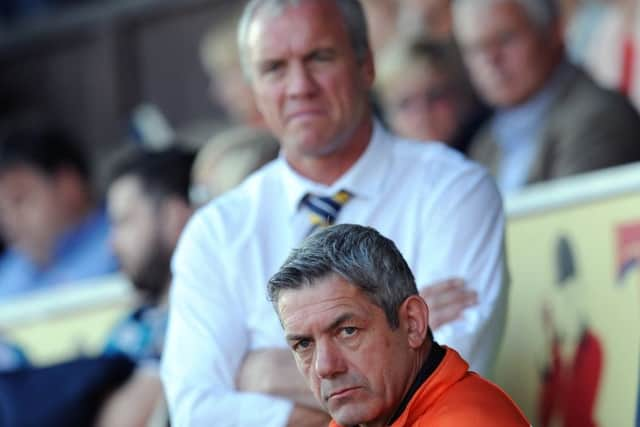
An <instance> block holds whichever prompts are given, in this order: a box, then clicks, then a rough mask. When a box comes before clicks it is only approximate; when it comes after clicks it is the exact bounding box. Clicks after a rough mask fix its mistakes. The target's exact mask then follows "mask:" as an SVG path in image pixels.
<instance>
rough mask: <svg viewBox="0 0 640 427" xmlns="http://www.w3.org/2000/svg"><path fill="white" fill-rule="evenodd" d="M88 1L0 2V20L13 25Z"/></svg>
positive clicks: (26, 0) (29, 0) (20, 0)
mask: <svg viewBox="0 0 640 427" xmlns="http://www.w3.org/2000/svg"><path fill="white" fill-rule="evenodd" d="M88 1H89V0H2V1H1V2H0V20H1V21H5V22H7V23H14V22H17V21H20V20H23V19H27V18H32V17H34V16H38V15H44V14H47V13H52V12H55V11H58V10H60V9H63V8H65V7H68V6H70V5H74V4H80V3H87V2H88Z"/></svg>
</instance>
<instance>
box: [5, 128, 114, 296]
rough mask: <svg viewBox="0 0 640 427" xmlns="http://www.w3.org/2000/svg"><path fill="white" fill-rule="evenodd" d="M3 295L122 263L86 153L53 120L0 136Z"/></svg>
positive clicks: (96, 272) (103, 271) (93, 273)
mask: <svg viewBox="0 0 640 427" xmlns="http://www.w3.org/2000/svg"><path fill="white" fill-rule="evenodd" d="M0 229H1V230H2V231H1V234H2V235H3V236H4V237H5V238H6V239H7V244H8V249H7V251H6V252H5V254H4V255H2V257H0V298H6V297H9V296H15V295H18V294H21V293H25V292H28V291H32V290H36V289H43V288H47V287H51V286H54V285H60V284H65V283H69V282H75V281H78V280H81V279H86V278H89V277H92V276H98V275H103V274H106V273H110V272H114V271H115V270H117V262H116V259H115V257H114V255H113V253H112V251H111V249H110V247H109V244H108V235H109V224H108V221H107V217H106V213H105V212H104V210H103V209H101V208H100V206H99V205H98V204H97V203H96V199H95V197H94V194H93V191H92V188H91V184H90V173H89V167H88V163H87V160H86V159H85V157H84V154H83V153H82V152H81V150H80V149H79V147H78V145H77V144H76V143H75V141H73V140H72V139H71V138H70V137H69V136H68V135H67V134H65V133H64V132H62V131H60V130H56V129H53V128H48V127H44V126H42V127H31V128H28V129H27V128H20V129H13V130H10V131H8V132H7V133H6V134H4V135H1V136H0Z"/></svg>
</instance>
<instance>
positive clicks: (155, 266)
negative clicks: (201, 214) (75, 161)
mask: <svg viewBox="0 0 640 427" xmlns="http://www.w3.org/2000/svg"><path fill="white" fill-rule="evenodd" d="M107 204H108V209H109V217H110V219H111V222H112V226H111V227H112V229H111V244H112V246H113V250H114V252H115V253H116V255H117V256H118V259H119V261H120V265H121V269H122V271H123V272H124V273H125V274H126V275H127V276H128V277H129V278H130V280H131V282H132V283H133V284H134V286H135V287H136V288H137V289H138V290H139V291H141V292H142V293H143V294H146V296H147V297H150V298H152V299H153V298H156V297H157V296H159V294H160V293H162V291H163V290H164V288H165V286H166V285H167V283H168V281H169V271H170V267H169V262H170V257H171V252H172V251H171V250H170V249H169V248H167V243H166V240H165V239H163V237H162V231H163V227H162V219H161V216H162V213H161V212H158V210H159V209H156V206H155V205H156V204H155V203H154V202H153V200H151V199H150V197H149V196H148V195H146V194H145V193H144V191H143V189H142V186H141V184H140V181H139V179H138V178H136V177H134V176H127V175H125V176H123V177H122V178H119V179H117V180H116V181H115V182H114V183H113V184H112V185H111V187H110V188H109V191H108V193H107Z"/></svg>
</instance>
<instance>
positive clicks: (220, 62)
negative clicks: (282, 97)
mask: <svg viewBox="0 0 640 427" xmlns="http://www.w3.org/2000/svg"><path fill="white" fill-rule="evenodd" d="M233 3H234V5H233V6H232V7H231V8H230V9H228V10H226V13H227V14H228V17H227V18H226V19H224V20H220V22H219V23H216V25H214V26H212V27H211V28H210V29H209V30H208V31H207V32H206V33H205V35H204V36H203V38H202V40H201V42H200V59H201V62H202V65H203V68H204V70H205V72H206V74H207V76H208V77H209V80H210V93H211V98H212V100H213V101H214V102H215V103H216V104H219V105H220V106H221V107H222V108H223V109H224V110H225V112H226V113H227V116H228V118H229V119H230V121H231V123H232V124H233V125H240V126H250V127H255V128H263V127H264V121H263V119H262V116H261V114H260V112H259V111H258V109H257V107H256V103H255V99H254V97H253V92H252V91H251V87H250V86H249V84H248V83H247V81H246V80H245V78H244V76H243V74H242V67H241V66H240V57H239V55H238V46H237V42H236V28H237V24H238V18H239V16H240V12H241V11H242V5H243V4H244V3H245V2H243V1H241V2H237V4H235V3H236V2H233Z"/></svg>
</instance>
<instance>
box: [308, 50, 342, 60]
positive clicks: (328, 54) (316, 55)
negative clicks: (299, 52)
mask: <svg viewBox="0 0 640 427" xmlns="http://www.w3.org/2000/svg"><path fill="white" fill-rule="evenodd" d="M335 57H336V53H335V51H334V50H333V49H318V50H316V51H314V52H313V53H312V54H311V55H309V59H311V60H312V61H314V62H329V61H332V60H333V59H334V58H335Z"/></svg>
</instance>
